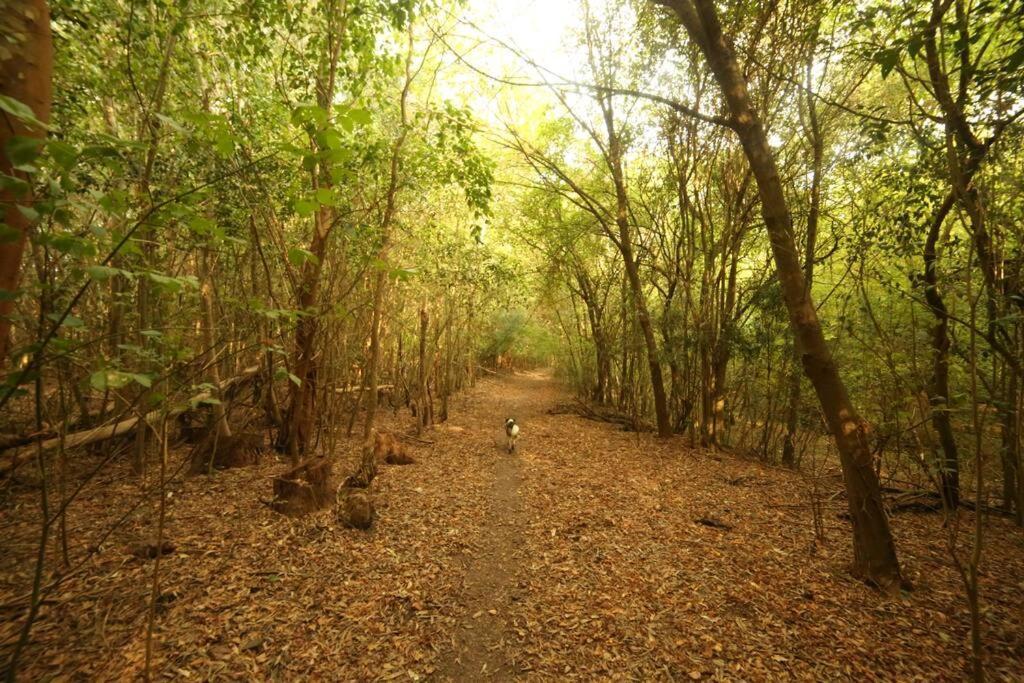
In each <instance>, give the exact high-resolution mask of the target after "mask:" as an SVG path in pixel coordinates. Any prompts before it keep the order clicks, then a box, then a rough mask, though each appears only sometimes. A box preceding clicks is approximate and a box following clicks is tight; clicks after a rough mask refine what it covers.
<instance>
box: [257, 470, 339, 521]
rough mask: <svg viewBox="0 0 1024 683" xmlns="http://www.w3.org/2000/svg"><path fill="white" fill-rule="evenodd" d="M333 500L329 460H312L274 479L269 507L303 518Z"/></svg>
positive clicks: (326, 505)
mask: <svg viewBox="0 0 1024 683" xmlns="http://www.w3.org/2000/svg"><path fill="white" fill-rule="evenodd" d="M334 500H335V496H334V489H333V487H332V486H331V461H330V460H328V459H327V458H314V459H312V460H307V461H306V462H303V463H300V464H299V465H297V466H295V467H293V468H291V469H290V470H288V471H286V472H284V473H283V474H280V475H278V476H276V477H274V500H273V501H271V503H270V507H271V508H273V509H274V510H276V511H277V512H280V513H281V514H285V515H304V514H306V513H309V512H315V511H316V510H322V509H323V508H325V507H328V506H329V505H331V504H332V503H333V502H334Z"/></svg>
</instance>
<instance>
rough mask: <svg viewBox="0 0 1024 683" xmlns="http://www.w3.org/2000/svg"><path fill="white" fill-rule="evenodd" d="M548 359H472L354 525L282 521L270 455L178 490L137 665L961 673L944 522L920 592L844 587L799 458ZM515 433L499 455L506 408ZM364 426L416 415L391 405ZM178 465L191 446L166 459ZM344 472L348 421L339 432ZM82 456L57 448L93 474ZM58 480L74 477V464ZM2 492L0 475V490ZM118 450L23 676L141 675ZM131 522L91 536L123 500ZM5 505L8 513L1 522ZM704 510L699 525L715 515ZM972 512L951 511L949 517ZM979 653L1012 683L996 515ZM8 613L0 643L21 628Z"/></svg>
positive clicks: (358, 672) (1013, 582) (1, 564)
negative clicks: (624, 413) (735, 451)
mask: <svg viewBox="0 0 1024 683" xmlns="http://www.w3.org/2000/svg"><path fill="white" fill-rule="evenodd" d="M569 400H570V395H569V391H568V390H567V389H566V387H565V386H564V385H562V384H561V383H559V382H557V381H556V380H555V379H553V378H552V377H550V376H549V375H545V374H541V373H521V374H516V375H501V376H492V375H488V376H486V377H481V378H480V379H479V381H478V382H477V383H476V384H475V385H474V386H473V387H470V388H467V389H466V390H464V391H462V392H460V393H459V394H458V395H456V396H454V397H452V406H451V410H450V419H449V420H448V421H447V422H444V423H442V424H439V425H437V426H436V427H435V428H434V429H432V430H429V431H428V432H426V433H425V434H424V435H423V439H422V441H421V442H416V443H415V444H412V443H411V444H410V445H411V446H412V448H413V452H414V455H415V457H416V464H415V465H412V466H410V467H384V468H382V469H381V472H380V474H379V476H378V477H377V479H375V480H374V482H373V487H372V495H373V496H374V498H375V500H376V502H377V509H378V512H379V514H378V518H377V521H376V522H375V523H374V525H373V528H372V529H371V530H370V531H368V532H367V531H360V530H355V529H345V528H341V527H340V525H339V524H338V523H337V520H336V519H335V514H334V511H333V509H326V510H323V511H321V512H319V513H316V514H311V515H306V516H303V517H297V518H290V517H284V516H281V515H279V514H277V513H275V512H273V511H272V510H270V509H269V508H268V507H267V506H266V505H265V504H264V503H262V502H261V499H263V498H265V497H267V496H268V495H269V492H270V483H269V481H270V478H271V477H272V476H274V475H276V474H278V473H280V472H281V471H282V469H283V468H284V467H286V464H285V463H283V462H280V461H279V460H278V459H276V458H273V457H266V458H264V460H263V462H262V463H260V464H259V465H258V466H255V467H245V468H238V469H233V470H225V471H223V472H218V473H216V474H215V475H214V476H197V477H186V478H180V479H176V480H174V481H173V482H171V485H170V488H171V492H170V493H173V495H170V493H169V495H168V499H167V510H166V527H165V538H167V539H170V540H172V541H173V542H174V544H175V546H176V548H177V550H176V552H174V553H173V554H171V555H168V556H166V557H165V558H164V559H163V560H162V561H161V565H160V566H161V570H160V584H159V591H160V592H159V598H158V603H157V610H156V617H155V623H154V634H153V642H154V662H153V671H154V674H158V675H159V677H161V678H169V679H175V680H184V679H186V678H187V679H189V680H281V681H290V680H360V681H363V680H367V681H369V680H373V681H376V680H382V681H392V680H395V681H413V682H414V683H415V682H416V681H427V680H429V681H435V680H436V681H450V680H455V681H494V680H499V681H505V680H559V681H561V680H588V681H589V680H610V679H614V680H645V681H646V680H655V681H680V680H892V679H915V680H943V681H944V680H960V679H962V678H966V677H967V675H968V662H967V658H966V656H965V655H966V650H965V648H964V645H963V644H964V643H965V642H967V637H968V634H969V618H968V613H967V610H966V609H965V608H964V603H963V597H962V586H961V584H960V578H959V576H958V575H957V573H956V571H955V569H953V567H952V566H951V565H950V562H949V558H948V554H947V551H946V549H945V546H944V544H943V543H941V542H937V539H942V538H944V536H943V534H944V533H945V532H944V530H943V529H942V527H941V523H942V520H941V517H940V516H938V515H930V514H901V515H897V516H894V518H893V525H894V529H895V532H896V535H897V541H898V543H899V549H900V557H901V560H902V561H903V564H904V568H905V571H906V573H907V575H908V576H909V577H910V578H911V579H912V580H913V581H914V583H915V584H916V586H917V588H916V590H915V591H914V592H913V593H912V594H909V595H906V596H901V597H899V598H897V599H890V598H884V597H881V596H879V595H878V594H877V593H875V592H873V591H872V590H871V589H869V588H867V587H866V586H864V585H863V584H861V583H860V582H858V581H856V580H854V579H853V578H852V577H851V576H850V575H849V572H848V567H849V563H850V560H851V553H850V543H849V533H850V527H849V524H848V522H846V521H845V519H844V518H843V517H842V514H843V513H844V512H845V505H846V503H845V500H844V499H843V498H842V496H841V495H840V494H838V486H839V480H838V478H836V479H826V480H825V481H826V482H827V481H835V489H834V490H832V491H829V492H828V497H827V498H826V501H825V511H824V515H823V521H824V523H825V527H826V536H827V538H826V540H825V541H824V542H817V543H816V542H815V540H814V532H813V525H812V519H811V513H810V511H809V509H808V506H807V502H808V489H807V484H806V481H805V480H804V479H802V478H801V477H800V476H798V475H795V474H793V473H791V472H788V471H785V470H782V469H779V468H774V467H767V466H764V465H762V464H760V463H757V462H754V461H752V460H749V459H746V458H741V457H736V456H734V455H731V454H729V453H725V452H716V451H706V450H701V449H695V448H693V447H691V446H690V445H689V444H688V443H687V441H686V440H685V439H684V438H679V437H677V438H672V439H658V438H656V437H655V436H654V435H652V434H647V433H643V434H636V433H631V432H625V431H622V430H621V429H620V428H618V427H616V426H614V425H611V424H608V423H602V422H594V421H590V420H586V419H584V418H582V417H579V416H578V415H574V414H571V413H567V414H555V415H552V414H548V410H549V409H550V408H552V407H553V406H556V405H558V404H561V403H566V402H569ZM510 415H511V416H514V417H515V418H516V419H517V420H518V421H519V422H520V424H521V425H522V432H521V435H520V439H519V447H518V449H517V452H516V453H515V454H514V455H510V454H508V453H506V452H505V450H504V445H503V442H504V430H503V423H504V420H505V419H506V418H507V417H509V416H510ZM379 419H380V422H379V424H380V427H381V428H382V429H387V430H390V431H394V432H406V431H407V430H408V429H409V416H408V413H406V412H405V411H404V410H402V409H401V408H397V409H395V410H391V411H387V410H383V411H381V415H380V416H379ZM172 456H173V458H174V462H188V457H189V451H188V449H187V448H182V449H179V450H178V451H175V452H174V453H173V454H172ZM337 458H338V462H337V465H336V468H335V470H336V473H338V474H339V475H340V474H342V473H345V472H348V471H351V469H352V468H354V467H355V466H356V463H357V462H358V460H359V458H360V452H359V439H350V440H345V441H342V442H339V444H338V447H337ZM96 459H97V456H90V455H88V454H81V455H78V456H76V460H75V462H77V463H80V464H81V466H82V468H83V469H82V472H88V471H89V470H88V469H87V468H91V467H93V466H94V465H95V463H96ZM72 483H74V482H72ZM0 493H3V490H2V489H0ZM4 495H6V496H7V501H6V504H3V503H4V500H3V497H2V496H0V527H3V528H4V530H5V537H4V539H3V547H2V552H0V604H11V603H13V602H15V601H16V600H17V599H18V596H19V595H22V594H23V593H24V591H25V586H26V585H30V580H31V576H30V575H29V571H30V570H31V568H32V566H33V564H32V560H31V558H32V557H33V556H34V553H35V552H37V548H38V523H37V521H36V520H37V519H38V513H37V511H35V512H36V514H32V515H26V514H21V513H20V512H19V511H22V512H23V511H24V510H34V509H33V508H32V507H31V506H32V505H33V504H35V501H36V500H37V498H38V495H37V492H36V490H34V489H33V488H31V487H27V486H21V487H19V488H11V489H9V490H8V491H7V493H6V494H4ZM138 501H139V490H138V485H137V484H136V483H135V480H134V478H133V476H132V475H131V472H130V463H129V462H128V459H127V458H125V459H122V460H120V461H117V462H116V463H115V466H112V467H110V468H109V469H108V470H105V471H104V473H103V476H102V477H97V478H95V479H94V480H92V481H91V482H90V484H89V485H87V486H86V487H85V488H84V489H83V493H82V496H81V497H80V499H79V500H76V502H75V504H74V505H73V506H71V507H70V508H69V513H68V530H69V536H70V539H71V542H72V543H71V552H72V557H73V559H74V558H81V557H84V556H85V553H89V552H91V551H90V550H89V549H90V548H100V550H98V551H96V552H94V553H92V555H91V559H90V561H89V564H88V565H87V566H86V568H85V569H83V571H81V572H80V573H78V574H74V575H69V577H68V578H67V579H66V580H65V581H64V582H63V583H62V584H60V586H59V587H58V588H57V589H55V590H53V591H51V592H50V593H48V594H47V595H46V596H45V597H46V599H47V602H46V603H45V604H44V605H43V606H42V607H41V609H40V617H39V619H38V623H37V624H36V626H35V628H34V630H33V633H32V642H31V643H30V645H29V648H28V649H27V650H26V653H25V657H24V662H25V664H24V668H23V671H22V673H23V676H24V678H25V679H26V680H37V679H49V678H60V679H68V680H137V679H139V678H140V677H141V672H142V670H143V667H144V656H145V634H146V626H147V619H148V615H149V614H150V609H151V599H152V585H153V584H152V581H153V570H154V563H152V562H151V561H148V560H143V559H140V558H136V557H134V556H133V555H132V554H131V553H130V548H131V547H132V544H134V543H136V542H138V541H140V540H146V539H149V538H152V534H153V532H154V529H155V524H156V522H157V517H156V516H155V515H154V514H153V511H152V508H151V506H142V507H140V506H139V503H138ZM136 509H138V512H137V513H136V514H134V516H130V517H129V518H128V521H127V522H126V523H124V524H120V526H117V528H116V531H115V532H114V533H113V534H112V535H110V536H109V537H106V536H104V534H105V533H106V531H105V530H106V529H107V528H108V527H111V526H112V525H117V524H118V523H119V520H120V519H121V518H122V517H123V516H125V515H126V514H129V515H130V513H131V511H132V510H136ZM15 515H17V520H18V521H16V522H15V521H14V518H15ZM709 523H710V524H711V525H710V526H709ZM972 523H973V520H972V519H971V518H970V516H969V515H968V514H966V513H965V514H964V518H963V521H962V524H963V525H964V528H969V527H970V525H971V524H972ZM986 525H988V527H989V528H988V529H987V530H986V534H989V533H992V534H994V535H998V536H999V537H1001V538H1005V539H1007V540H1006V542H1005V543H1003V544H992V545H990V546H989V547H987V548H986V549H985V565H984V567H985V572H984V575H983V577H982V578H983V595H984V604H985V609H986V623H987V629H986V648H987V656H988V666H989V674H990V676H991V678H992V679H993V680H1024V669H1022V664H1021V657H1020V653H1021V652H1024V623H1022V621H1021V615H1024V593H1022V592H1021V590H1020V588H1019V585H1018V584H1019V581H1020V577H1021V576H1024V534H1022V533H1021V531H1020V530H1019V529H1014V528H1012V527H1011V523H1010V521H1009V520H1004V519H1000V518H989V519H987V520H986ZM18 614H19V612H18V611H17V610H8V611H7V615H8V618H6V619H5V615H3V614H0V641H4V640H6V641H7V642H10V639H11V638H12V637H17V636H16V633H17V631H16V630H15V629H16V628H17V627H18V624H19V621H18V620H17V619H16V618H9V617H10V616H15V617H17V615H18Z"/></svg>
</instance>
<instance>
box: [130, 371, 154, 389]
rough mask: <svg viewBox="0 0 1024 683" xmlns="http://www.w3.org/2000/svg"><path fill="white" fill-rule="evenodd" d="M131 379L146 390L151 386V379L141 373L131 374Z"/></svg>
mask: <svg viewBox="0 0 1024 683" xmlns="http://www.w3.org/2000/svg"><path fill="white" fill-rule="evenodd" d="M131 378H132V379H133V380H135V382H136V384H141V385H142V386H144V387H146V388H147V389H148V388H150V387H151V386H153V378H151V377H150V376H149V375H143V374H141V373H132V375H131Z"/></svg>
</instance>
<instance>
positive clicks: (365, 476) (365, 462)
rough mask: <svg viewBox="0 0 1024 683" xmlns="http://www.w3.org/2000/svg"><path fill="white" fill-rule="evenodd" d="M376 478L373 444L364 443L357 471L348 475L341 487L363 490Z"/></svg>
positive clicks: (375, 457) (375, 459)
mask: <svg viewBox="0 0 1024 683" xmlns="http://www.w3.org/2000/svg"><path fill="white" fill-rule="evenodd" d="M376 476H377V456H376V454H375V452H374V448H373V444H370V443H365V444H363V453H362V458H361V459H360V462H359V469H357V470H356V471H355V472H353V473H352V474H350V475H348V477H347V478H346V479H345V483H344V484H342V486H344V487H345V488H348V489H365V488H367V487H368V486H369V485H370V482H372V481H373V478H374V477H376Z"/></svg>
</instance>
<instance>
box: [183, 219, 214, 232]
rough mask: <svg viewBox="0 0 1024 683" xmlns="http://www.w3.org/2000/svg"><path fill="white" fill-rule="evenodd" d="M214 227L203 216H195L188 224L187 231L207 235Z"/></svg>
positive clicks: (211, 222) (212, 223)
mask: <svg viewBox="0 0 1024 683" xmlns="http://www.w3.org/2000/svg"><path fill="white" fill-rule="evenodd" d="M216 225H217V224H216V223H214V222H213V221H211V220H210V219H209V218H206V217H205V216H196V217H194V218H193V219H192V220H190V221H189V222H188V229H189V230H191V231H192V232H194V233H196V234H197V235H209V234H210V232H211V231H212V230H213V229H214V228H215V227H216Z"/></svg>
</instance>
